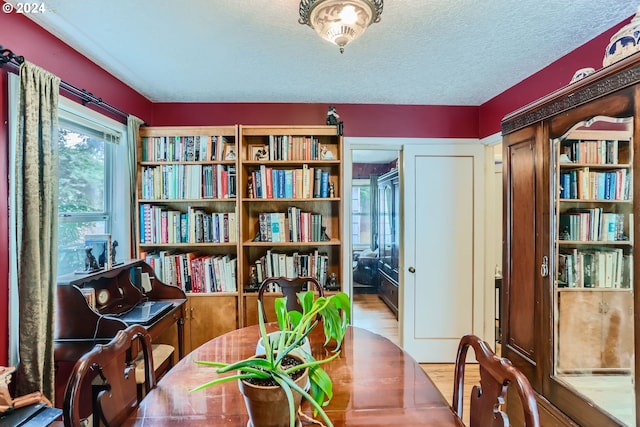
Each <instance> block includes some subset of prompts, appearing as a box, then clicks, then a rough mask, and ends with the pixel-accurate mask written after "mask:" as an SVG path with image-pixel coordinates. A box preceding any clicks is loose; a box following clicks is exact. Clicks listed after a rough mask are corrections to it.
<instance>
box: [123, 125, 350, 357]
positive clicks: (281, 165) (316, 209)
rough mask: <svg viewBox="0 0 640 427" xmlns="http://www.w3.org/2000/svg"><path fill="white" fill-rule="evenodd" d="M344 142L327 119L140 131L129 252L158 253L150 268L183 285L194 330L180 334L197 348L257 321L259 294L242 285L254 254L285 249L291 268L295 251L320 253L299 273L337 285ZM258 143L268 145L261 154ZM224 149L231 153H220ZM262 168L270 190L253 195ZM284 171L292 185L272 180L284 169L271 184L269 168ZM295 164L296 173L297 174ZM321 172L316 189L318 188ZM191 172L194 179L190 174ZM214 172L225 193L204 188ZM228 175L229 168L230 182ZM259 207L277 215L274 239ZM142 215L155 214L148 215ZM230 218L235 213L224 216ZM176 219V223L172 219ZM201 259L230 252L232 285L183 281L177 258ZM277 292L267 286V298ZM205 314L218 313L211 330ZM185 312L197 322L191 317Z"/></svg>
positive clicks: (246, 281)
mask: <svg viewBox="0 0 640 427" xmlns="http://www.w3.org/2000/svg"><path fill="white" fill-rule="evenodd" d="M191 137H193V139H194V141H195V142H196V143H194V148H193V152H192V149H191V148H189V149H186V148H185V147H183V144H184V143H185V141H187V142H188V143H189V144H191ZM212 137H214V138H212ZM203 144H204V146H203ZM342 146H343V144H342V136H340V135H338V134H337V130H336V127H334V126H244V125H240V126H215V127H209V126H200V127H197V126H196V127H186V126H185V127H182V126H181V127H149V128H142V129H141V130H140V140H139V142H138V168H137V183H138V187H137V188H138V189H137V202H136V207H135V208H136V219H137V224H138V228H137V230H138V235H137V236H136V237H137V238H136V253H137V255H138V257H142V256H146V257H147V261H148V262H149V263H150V264H154V262H155V260H156V259H157V258H160V257H162V259H163V265H164V266H163V267H158V268H157V269H156V271H157V274H158V276H159V277H162V280H163V281H164V282H165V283H168V284H173V285H176V286H179V287H181V288H183V289H184V290H185V292H186V293H187V297H188V299H189V301H188V306H187V312H188V315H187V322H188V325H187V329H186V332H187V337H194V338H193V339H192V340H187V341H188V342H190V341H192V343H191V344H193V345H194V346H195V345H197V344H199V343H201V342H203V340H205V341H206V340H207V339H209V338H212V337H213V336H215V335H216V334H219V333H222V332H225V331H227V330H228V329H229V328H233V327H241V326H245V325H248V324H252V323H255V320H256V319H257V317H256V310H257V307H256V303H255V297H256V295H257V294H256V293H255V292H254V290H253V289H251V288H250V286H249V285H250V283H251V271H252V269H253V268H254V267H255V265H256V264H255V263H256V260H258V259H260V258H262V257H265V255H267V254H268V253H273V254H282V255H284V256H285V257H288V258H289V261H287V263H288V265H289V266H291V265H292V264H293V257H294V255H298V258H296V263H295V265H299V264H298V259H302V258H301V257H300V256H310V257H315V258H314V260H315V259H318V260H320V259H321V261H318V262H317V263H315V261H314V263H313V265H312V263H311V262H310V261H305V262H306V263H307V268H306V269H305V270H304V273H305V274H309V275H314V276H316V277H318V279H319V280H320V281H321V282H322V283H324V284H328V282H329V275H330V274H331V273H333V274H334V275H335V278H336V282H337V283H338V285H339V287H340V288H341V286H342V284H343V282H344V280H343V278H342V277H341V272H342V270H343V269H342V263H343V259H342V258H343V254H342V252H343V246H342V245H343V238H342V236H343V233H342V222H343V218H342V212H343V202H342V200H343V196H344V189H343V182H342V176H343V170H342V167H343V165H342V157H343V155H342ZM265 148H267V149H268V151H269V153H265V152H264V151H265ZM261 150H262V151H261ZM187 152H189V157H186V153H187ZM195 153H198V154H195ZM229 153H233V155H231V156H228V155H227V154H229ZM205 170H213V171H217V172H215V178H217V181H215V179H214V181H215V182H213V183H211V182H209V183H208V184H207V183H205V180H204V178H203V177H204V175H205V172H204V171H205ZM267 170H269V171H270V173H271V175H270V176H271V188H270V193H269V197H267V194H266V193H265V194H257V193H256V192H255V187H253V189H251V187H250V185H249V183H250V182H251V184H252V185H253V179H255V178H256V177H255V173H256V172H259V173H260V172H261V173H266V171H267ZM303 170H304V171H305V172H306V173H309V175H308V176H307V178H305V187H304V192H303V191H302V190H303V187H302V185H300V186H299V187H298V189H295V188H294V187H291V186H292V185H294V183H295V182H299V180H300V179H302V178H301V177H302V171H303ZM176 171H179V172H176ZM193 171H195V172H193ZM274 171H275V172H274ZM279 171H283V172H279ZM284 171H289V172H288V174H289V179H288V180H287V185H289V186H290V187H289V188H288V189H287V190H286V191H285V189H284V188H280V187H279V186H278V185H279V183H280V184H282V183H284V179H283V178H284V177H281V179H280V182H279V183H278V182H276V181H275V180H274V179H273V175H274V174H276V175H277V174H282V175H284ZM295 171H299V172H297V174H298V177H297V179H296V177H295V175H296V172H295ZM317 171H320V173H319V174H318V172H317ZM222 172H226V174H223V173H222ZM322 172H324V187H323V188H320V187H322V184H323V183H322V179H323V177H322ZM189 174H191V175H189ZM195 175H199V177H197V178H194V176H195ZM150 176H151V177H150ZM221 176H226V178H224V179H226V180H227V182H226V185H225V187H224V191H211V188H210V187H211V186H213V187H216V189H218V190H220V189H221V188H222V186H220V187H218V185H219V180H220V177H221ZM229 176H233V179H234V183H233V184H232V183H231V182H230V178H229ZM265 184H266V181H265ZM274 184H275V187H274ZM207 185H209V188H207ZM318 185H319V186H318ZM274 189H275V190H276V191H275V194H274V193H273V190H274ZM265 190H266V186H265ZM258 195H259V196H260V197H258ZM261 214H262V216H263V217H264V216H265V215H269V216H270V217H271V216H272V215H273V218H274V219H276V218H277V219H278V220H279V221H282V223H281V224H280V223H279V222H278V225H279V226H281V227H282V232H283V234H282V237H280V238H276V239H273V238H268V239H267V238H264V239H261V238H260V217H261ZM275 214H280V215H279V216H278V217H276V216H275ZM196 215H198V216H196ZM148 216H150V217H151V218H153V221H152V222H151V223H150V221H149V218H148ZM204 216H209V217H211V218H212V221H214V220H213V218H218V223H217V224H218V225H217V227H218V230H221V227H222V225H221V224H225V225H224V226H225V227H226V230H227V231H226V233H219V234H218V235H216V234H215V233H209V234H206V233H204V229H205V227H204V225H203V226H202V227H201V226H200V225H198V228H195V223H196V221H198V224H200V222H201V221H202V217H204ZM231 216H233V221H231V220H229V218H230V217H231ZM312 216H313V220H312ZM172 217H173V219H170V218H172ZM176 218H177V219H176ZM163 221H164V224H165V225H163ZM176 221H180V224H179V225H176ZM185 221H186V224H187V230H186V231H185V230H184V225H185ZM225 221H226V222H225ZM312 223H313V224H312ZM214 224H215V223H214ZM290 225H291V230H290ZM312 225H313V227H312ZM307 226H308V227H307ZM172 228H173V231H170V229H172ZM212 228H213V229H215V225H212V224H210V225H209V226H208V227H207V230H209V231H210V230H211V229H212ZM285 229H286V230H285ZM197 230H200V232H198V231H197ZM294 230H295V231H294ZM302 230H305V231H304V232H303V231H302ZM285 231H286V232H285ZM198 233H199V234H198ZM206 236H208V237H206ZM225 236H226V237H225ZM256 237H257V238H256ZM174 258H175V259H176V260H175V267H168V266H167V263H168V262H174V261H171V260H173V259H174ZM206 258H213V259H224V260H226V261H229V260H233V261H232V262H233V264H232V267H231V268H232V269H233V275H232V276H233V282H232V284H231V285H227V286H226V287H225V286H223V287H222V288H220V287H217V288H216V287H215V286H214V284H212V281H211V279H206V276H205V275H204V274H202V273H201V274H199V275H198V274H197V273H195V272H194V271H191V280H190V281H188V282H185V279H184V272H180V271H179V270H178V265H179V264H180V263H182V264H183V266H184V265H186V264H185V263H189V265H191V262H190V261H191V260H192V259H203V260H204V259H206ZM206 268H210V267H206ZM163 270H164V271H163ZM291 271H292V270H291V269H289V271H288V273H289V274H291ZM295 271H299V270H295ZM272 273H274V274H276V275H286V273H287V271H282V272H280V271H279V270H275V271H274V270H272ZM265 274H266V271H265ZM212 286H213V287H214V289H212ZM277 295H279V293H278V292H274V293H273V294H272V295H270V296H269V298H273V297H275V296H277ZM195 311H198V313H196V312H195ZM207 311H208V312H207ZM205 312H206V314H205ZM232 312H233V313H232ZM189 313H191V315H192V316H190V314H189ZM205 316H206V317H207V318H211V319H216V318H224V319H225V321H224V323H223V324H222V325H221V326H220V327H218V328H217V329H216V328H209V329H208V330H206V331H205V329H207V326H206V325H207V322H206V321H204V320H203V319H204V318H205ZM192 317H193V319H196V320H194V321H193V322H189V320H190V319H191V318H192ZM212 334H213V335H212ZM195 337H197V338H195Z"/></svg>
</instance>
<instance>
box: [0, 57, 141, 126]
mask: <svg viewBox="0 0 640 427" xmlns="http://www.w3.org/2000/svg"><path fill="white" fill-rule="evenodd" d="M23 62H24V56H19V55H16V54H15V53H13V52H12V51H11V50H10V49H3V48H2V45H0V68H2V67H4V65H5V64H8V65H10V66H13V67H15V68H19V67H20V65H22V63H23ZM60 89H62V90H64V91H65V92H67V93H69V94H71V95H73V96H76V97H78V98H80V100H81V101H82V105H87V104H94V105H96V106H98V107H100V108H101V109H103V110H105V111H107V112H109V113H111V114H114V115H116V116H119V117H122V118H123V119H125V121H126V119H127V118H128V117H129V114H128V113H126V112H125V111H122V110H121V109H119V108H118V107H115V106H113V105H111V104H109V103H108V102H105V101H103V100H102V98H98V97H97V96H95V95H94V94H92V93H91V92H88V91H86V90H85V89H80V88H78V87H76V86H74V85H72V84H71V83H67V82H65V81H64V80H60Z"/></svg>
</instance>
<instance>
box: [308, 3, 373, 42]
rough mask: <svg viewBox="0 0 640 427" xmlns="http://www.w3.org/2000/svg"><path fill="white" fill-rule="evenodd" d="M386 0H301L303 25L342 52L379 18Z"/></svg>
mask: <svg viewBox="0 0 640 427" xmlns="http://www.w3.org/2000/svg"><path fill="white" fill-rule="evenodd" d="M382 6H383V0H301V2H300V19H299V22H300V23H301V24H306V25H309V26H310V27H311V28H313V29H314V30H315V31H316V33H318V35H319V36H320V37H322V38H323V39H325V40H327V41H329V42H331V43H333V44H335V45H337V46H338V47H339V48H340V53H342V52H344V47H345V46H346V45H347V44H349V43H351V42H352V41H353V40H355V39H357V38H358V37H360V36H361V35H362V33H364V32H365V30H366V29H367V27H368V26H369V25H371V24H372V23H375V22H379V21H380V14H382Z"/></svg>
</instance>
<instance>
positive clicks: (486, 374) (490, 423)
mask: <svg viewBox="0 0 640 427" xmlns="http://www.w3.org/2000/svg"><path fill="white" fill-rule="evenodd" d="M469 346H471V347H473V350H474V352H475V357H476V361H477V362H478V364H479V367H480V384H476V385H474V386H473V390H472V392H471V402H470V403H471V404H470V414H469V421H470V422H469V427H508V426H509V418H508V417H507V414H506V413H505V412H503V411H502V408H501V406H502V405H503V404H504V402H505V396H506V394H507V388H508V387H509V386H513V387H515V389H516V390H517V391H518V396H519V397H520V400H521V402H522V408H523V410H524V421H525V426H526V427H539V426H540V419H539V418H540V417H539V414H538V405H537V403H536V398H535V394H534V391H533V388H532V387H531V384H529V381H528V380H527V378H526V377H525V376H524V374H523V373H522V372H520V371H519V370H518V369H516V368H515V367H514V366H513V365H512V364H511V362H510V361H509V360H508V359H506V358H503V357H498V356H497V355H496V354H495V353H494V352H493V351H492V350H491V348H490V347H489V344H487V343H486V342H485V341H483V340H481V339H480V338H478V337H477V336H475V335H465V336H464V337H462V339H461V340H460V344H459V345H458V354H457V357H456V366H455V375H454V382H453V386H454V389H453V405H452V408H453V410H454V411H455V412H456V414H458V417H460V418H461V419H462V402H463V394H464V370H465V364H466V360H467V350H468V348H469Z"/></svg>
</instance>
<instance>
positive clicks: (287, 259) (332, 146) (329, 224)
mask: <svg viewBox="0 0 640 427" xmlns="http://www.w3.org/2000/svg"><path fill="white" fill-rule="evenodd" d="M239 156H240V164H239V171H238V179H239V194H240V195H241V198H240V207H239V210H240V236H241V239H240V240H241V245H240V246H241V247H240V255H239V258H240V261H241V262H240V264H239V268H238V276H239V277H240V283H243V284H245V288H243V298H242V299H241V305H242V308H243V312H244V319H243V324H245V325H247V324H255V323H257V319H258V318H257V305H256V302H255V301H256V298H257V296H256V294H255V289H249V288H247V287H246V285H247V284H249V283H251V281H252V280H251V278H252V276H257V277H255V278H254V279H253V283H254V284H255V283H259V282H260V280H261V279H262V278H263V277H266V276H270V275H275V276H278V275H281V276H291V275H294V276H296V275H309V276H314V277H316V278H317V279H318V280H319V281H320V283H321V284H322V285H323V286H325V288H326V287H327V286H328V285H329V283H330V282H331V280H330V276H331V275H335V282H336V283H337V284H338V286H340V284H341V283H342V282H343V280H342V278H341V277H340V275H341V271H342V230H341V227H342V212H343V203H342V197H343V183H342V137H341V136H339V135H338V134H337V130H336V127H334V126H243V125H241V126H240V150H239ZM245 290H246V292H244V291H245ZM251 291H253V292H251ZM278 295H279V293H277V292H274V293H273V294H272V295H271V298H274V297H276V296H278ZM271 298H268V299H267V300H266V301H267V302H266V303H265V309H266V310H267V313H269V312H270V311H272V306H273V304H271V303H270V299H271Z"/></svg>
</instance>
